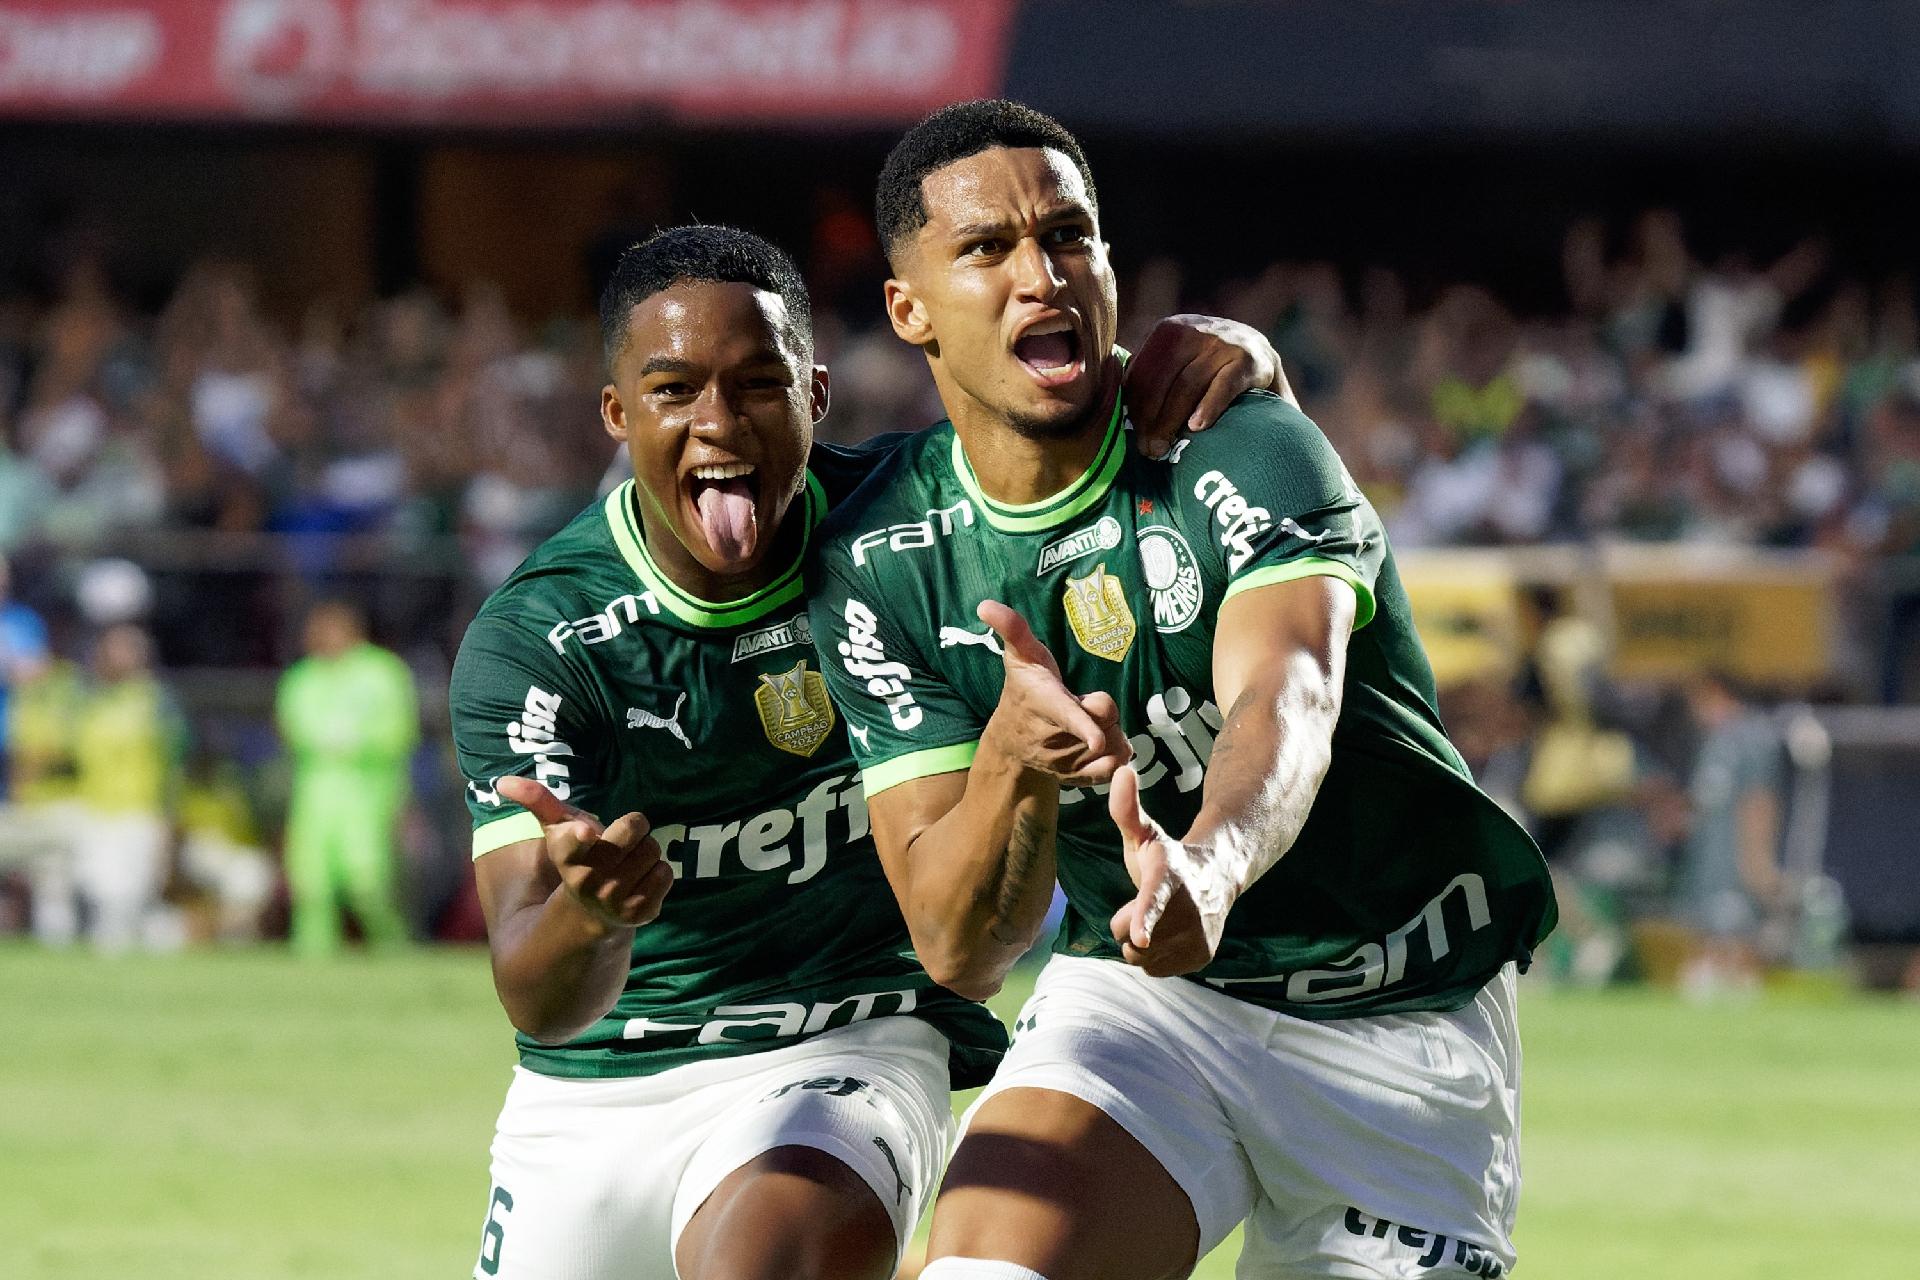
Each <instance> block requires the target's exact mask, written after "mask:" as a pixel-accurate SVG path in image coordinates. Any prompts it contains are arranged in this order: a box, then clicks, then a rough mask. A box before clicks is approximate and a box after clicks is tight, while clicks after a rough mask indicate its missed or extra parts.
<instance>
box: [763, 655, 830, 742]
mask: <svg viewBox="0 0 1920 1280" xmlns="http://www.w3.org/2000/svg"><path fill="white" fill-rule="evenodd" d="M753 705H754V706H755V707H756V708H758V710H759V712H760V727H761V728H763V729H765V730H766V731H767V741H768V742H771V743H772V744H773V745H774V746H776V747H778V748H780V749H781V750H782V751H791V752H792V753H793V754H794V755H796V756H810V755H812V754H813V753H814V752H816V751H818V750H819V749H820V744H821V743H823V742H825V741H826V740H827V735H828V734H830V733H832V732H833V703H832V702H831V701H830V700H829V699H828V698H827V682H826V681H825V680H823V679H821V677H820V673H819V672H818V671H809V670H807V663H806V659H804V658H803V659H801V660H800V661H799V662H796V663H794V664H793V669H792V670H791V671H775V672H774V673H772V674H771V675H763V676H761V677H760V687H759V688H758V689H755V690H754V691H753Z"/></svg>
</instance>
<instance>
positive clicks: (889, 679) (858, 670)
mask: <svg viewBox="0 0 1920 1280" xmlns="http://www.w3.org/2000/svg"><path fill="white" fill-rule="evenodd" d="M841 616H842V617H844V618H845V619H846V620H847V638H846V639H845V640H842V641H841V642H840V643H839V644H838V645H837V646H836V648H837V649H838V650H839V653H840V665H842V666H844V667H845V668H846V669H847V674H848V675H850V676H852V677H853V678H854V679H856V680H864V681H866V684H867V692H868V693H870V694H872V695H873V696H874V697H876V698H878V699H879V700H880V701H882V702H884V703H885V704H886V707H887V718H888V719H890V720H892V721H893V727H894V728H896V729H898V730H900V731H901V732H902V733H905V732H906V731H907V730H909V729H911V728H913V727H914V726H915V725H918V724H919V723H920V721H921V720H922V719H923V718H924V717H923V716H922V714H921V711H920V708H919V707H918V706H916V705H914V701H913V695H912V694H911V693H909V692H907V681H908V680H910V679H912V678H913V672H912V671H911V670H909V669H908V667H907V665H906V664H905V663H904V662H894V661H892V660H890V659H889V658H888V657H887V650H886V646H885V645H883V644H881V643H880V618H879V615H877V614H875V613H874V611H873V610H872V609H869V608H868V607H867V606H866V605H865V604H863V603H862V602H860V601H858V600H854V599H852V598H849V599H848V600H847V604H846V608H845V609H844V610H843V611H842V613H841Z"/></svg>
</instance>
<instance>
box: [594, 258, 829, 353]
mask: <svg viewBox="0 0 1920 1280" xmlns="http://www.w3.org/2000/svg"><path fill="white" fill-rule="evenodd" d="M683 280H707V281H711V282H713V283H715V284H750V285H752V286H753V287H754V288H756V289H765V290H766V291H767V292H768V293H777V294H779V295H780V298H781V301H783V302H785V303H786V304H787V318H788V320H789V321H790V322H791V323H792V325H793V331H794V334H795V335H796V336H797V337H798V338H799V339H800V344H801V347H802V349H803V353H804V354H806V355H807V356H808V357H809V358H811V355H812V352H813V302H812V300H811V299H810V298H809V297H808V296H807V282H806V281H805V280H804V279H802V278H801V275H800V268H798V267H796V266H795V265H793V259H792V258H790V257H788V256H787V254H786V252H785V250H783V249H781V248H780V247H779V246H778V245H776V244H774V243H773V242H772V241H769V240H766V239H763V238H761V237H760V236H757V235H754V234H753V232H751V231H742V230H741V229H740V228H738V227H723V226H707V225H694V226H685V227H668V228H667V229H666V230H664V231H656V232H654V233H653V234H652V235H650V236H648V237H647V238H646V239H645V240H642V241H641V242H640V243H639V244H636V245H631V246H629V247H628V248H627V250H626V251H625V252H624V253H622V254H621V255H620V261H619V262H618V263H616V264H615V265H614V268H613V274H612V275H610V276H608V277H607V285H606V288H604V289H602V290H601V291H600V344H601V347H602V349H603V351H604V353H605V355H606V360H607V369H608V370H609V371H611V370H612V369H613V362H614V360H615V359H616V358H617V357H618V356H619V355H620V352H621V351H622V350H623V349H624V348H625V347H626V345H627V325H628V323H629V322H630V320H631V319H632V316H633V309H634V308H635V307H637V306H639V305H640V304H641V303H642V302H645V301H646V300H647V299H648V298H651V297H652V296H653V295H654V294H656V293H659V292H660V291H661V290H663V289H670V288H672V287H673V286H674V285H676V284H679V283H680V282H681V281H683Z"/></svg>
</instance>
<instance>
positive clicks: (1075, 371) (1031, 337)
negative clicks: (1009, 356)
mask: <svg viewBox="0 0 1920 1280" xmlns="http://www.w3.org/2000/svg"><path fill="white" fill-rule="evenodd" d="M1013 354H1014V358H1015V359H1017V360H1018V361H1019V362H1020V363H1021V364H1023V365H1025V366H1026V368H1027V373H1028V374H1029V375H1030V376H1031V377H1032V378H1033V380H1034V381H1035V382H1037V383H1039V384H1040V385H1041V386H1043V387H1064V386H1066V385H1067V384H1068V383H1070V382H1072V381H1073V380H1074V379H1076V378H1078V377H1079V376H1080V375H1081V374H1082V373H1084V372H1086V367H1087V366H1086V361H1085V359H1084V358H1082V356H1081V354H1080V334H1079V332H1078V331H1077V330H1076V329H1075V328H1074V327H1073V321H1071V320H1069V319H1067V318H1066V317H1065V316H1060V317H1058V318H1056V319H1052V320H1042V321H1040V322H1039V323H1038V324H1036V325H1034V326H1033V327H1032V328H1031V329H1028V330H1027V331H1026V332H1025V333H1023V334H1021V335H1020V336H1019V337H1018V338H1015V339H1014V340H1013Z"/></svg>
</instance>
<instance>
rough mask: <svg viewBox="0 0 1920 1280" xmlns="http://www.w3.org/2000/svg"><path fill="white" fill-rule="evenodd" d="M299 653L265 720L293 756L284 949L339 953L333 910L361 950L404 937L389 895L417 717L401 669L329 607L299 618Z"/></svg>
mask: <svg viewBox="0 0 1920 1280" xmlns="http://www.w3.org/2000/svg"><path fill="white" fill-rule="evenodd" d="M306 645H307V656H306V657H304V658H302V659H301V660H300V661H298V662H296V663H294V664H293V666H292V667H291V668H289V669H288V671H287V674H286V675H285V676H283V677H281V680H280V691H279V696H278V698H277V700H276V703H275V708H274V719H275V721H276V722H277V724H278V725H279V729H280V737H281V739H282V740H283V741H284V742H285V743H286V744H287V750H288V753H289V754H290V755H291V756H292V757H293V795H292V797H291V800H290V802H289V805H288V811H287V836H286V855H285V856H286V867H287V886H288V888H289V889H290V890H291V892H292V895H293V949H294V950H295V951H297V952H299V953H301V954H303V955H316V956H317V955H327V954H330V953H332V952H335V951H338V950H339V949H340V942H341V916H340V908H341V907H342V906H343V905H344V906H346V907H348V908H350V909H351V910H352V912H353V916H354V919H355V920H356V921H358V922H359V925H360V932H361V933H362V935H364V936H365V938H366V940H367V943H368V945H369V946H375V947H391V946H398V945H401V944H403V943H405V942H406V940H407V924H406V918H405V917H404V916H403V915H402V914H401V912H400V907H399V903H398V901H397V895H396V892H395V867H394V835H395V830H394V828H395V825H396V824H397V823H398V822H399V820H400V810H401V806H403V805H404V804H405V803H406V799H407V790H408V788H407V762H408V759H409V757H411V755H412V754H413V748H414V746H415V745H416V744H417V743H418V742H419V741H420V713H419V710H418V707H417V704H416V701H415V698H414V690H413V673H412V672H410V671H408V670H407V664H406V663H405V662H402V661H401V660H400V658H399V657H398V656H397V655H396V654H393V653H391V652H389V651H388V650H386V649H382V648H380V647H379V646H378V645H376V644H373V643H372V642H371V641H369V640H368V639H367V634H366V624H365V622H364V621H363V620H362V618H361V616H360V613H359V611H358V610H357V609H355V608H354V607H353V606H352V605H350V604H348V603H346V602H344V601H339V600H330V601H324V602H322V603H320V604H318V605H316V606H314V608H313V610H312V612H311V613H309V614H308V616H307V627H306Z"/></svg>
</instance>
